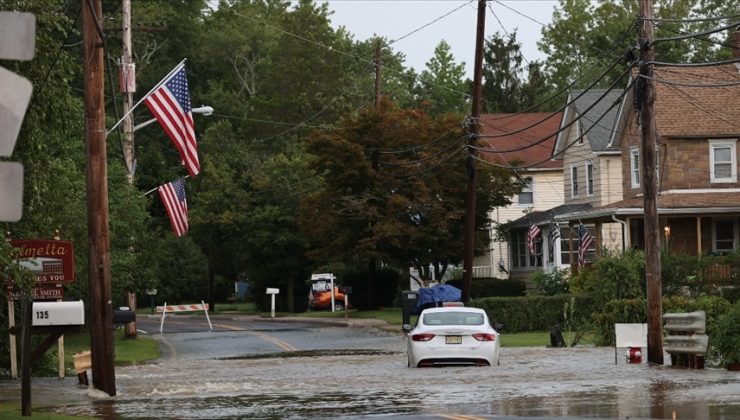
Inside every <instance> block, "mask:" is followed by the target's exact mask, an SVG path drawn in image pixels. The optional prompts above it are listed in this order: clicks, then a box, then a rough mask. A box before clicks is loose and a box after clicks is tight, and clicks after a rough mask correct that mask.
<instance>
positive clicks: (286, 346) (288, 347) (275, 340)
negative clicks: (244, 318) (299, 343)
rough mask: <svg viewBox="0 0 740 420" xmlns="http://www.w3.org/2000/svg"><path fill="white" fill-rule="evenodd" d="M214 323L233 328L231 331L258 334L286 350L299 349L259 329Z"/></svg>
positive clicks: (217, 325) (229, 328)
mask: <svg viewBox="0 0 740 420" xmlns="http://www.w3.org/2000/svg"><path fill="white" fill-rule="evenodd" d="M213 325H214V326H215V327H220V328H224V329H227V330H231V331H244V332H247V333H249V334H253V335H256V336H257V337H259V338H261V339H263V340H265V341H269V342H270V343H272V344H274V345H276V346H278V347H280V348H281V349H283V350H285V351H298V349H297V348H296V347H293V346H292V345H290V344H289V343H286V342H285V341H283V340H280V339H279V338H275V337H273V336H270V335H267V334H264V333H261V332H258V331H251V330H247V329H244V328H241V327H234V326H231V325H226V324H213Z"/></svg>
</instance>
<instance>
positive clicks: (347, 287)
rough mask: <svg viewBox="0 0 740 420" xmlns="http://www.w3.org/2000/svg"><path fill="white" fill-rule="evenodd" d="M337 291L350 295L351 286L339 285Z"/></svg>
mask: <svg viewBox="0 0 740 420" xmlns="http://www.w3.org/2000/svg"><path fill="white" fill-rule="evenodd" d="M339 291H340V292H342V293H343V294H345V295H351V294H352V287H350V286H345V287H340V288H339Z"/></svg>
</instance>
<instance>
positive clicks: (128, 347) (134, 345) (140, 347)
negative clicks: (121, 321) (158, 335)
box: [64, 329, 161, 369]
mask: <svg viewBox="0 0 740 420" xmlns="http://www.w3.org/2000/svg"><path fill="white" fill-rule="evenodd" d="M113 339H114V341H113V347H114V348H115V364H116V365H118V366H125V365H133V364H137V363H142V362H146V361H149V360H155V359H158V358H159V357H160V355H161V353H160V351H159V346H158V343H157V341H156V340H154V339H153V338H150V337H145V336H142V335H138V336H137V338H136V339H130V338H125V337H124V334H123V330H122V329H121V330H116V331H115V332H114V334H113ZM85 350H90V334H88V333H82V334H74V335H65V336H64V365H65V366H66V367H67V368H68V369H72V368H73V363H72V360H73V359H72V356H73V355H74V353H78V352H81V351H85Z"/></svg>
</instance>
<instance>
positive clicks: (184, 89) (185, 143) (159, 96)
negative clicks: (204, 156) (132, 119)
mask: <svg viewBox="0 0 740 420" xmlns="http://www.w3.org/2000/svg"><path fill="white" fill-rule="evenodd" d="M178 67H179V68H177V67H175V69H174V70H173V71H172V72H171V73H170V76H169V77H168V78H167V79H166V80H165V81H164V82H162V84H161V85H160V86H159V88H157V89H156V90H155V91H154V92H152V93H151V94H150V95H149V96H147V97H146V99H145V100H144V103H145V104H146V106H147V108H149V110H150V111H151V112H152V114H153V115H154V117H155V118H156V119H157V121H159V124H160V125H162V128H164V131H165V132H166V133H167V135H168V136H170V138H171V139H172V141H173V142H174V143H175V146H176V147H177V150H178V151H179V152H180V158H181V159H182V162H183V164H184V165H185V168H187V170H188V173H189V174H190V176H195V175H198V173H199V172H200V162H199V161H198V144H197V143H196V142H195V125H194V124H193V113H192V111H191V110H192V107H191V105H190V92H189V91H188V79H187V77H186V76H185V64H184V63H181V64H180V65H179V66H178Z"/></svg>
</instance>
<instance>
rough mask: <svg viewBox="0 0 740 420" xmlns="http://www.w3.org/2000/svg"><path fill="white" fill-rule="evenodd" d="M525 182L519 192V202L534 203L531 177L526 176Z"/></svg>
mask: <svg viewBox="0 0 740 420" xmlns="http://www.w3.org/2000/svg"><path fill="white" fill-rule="evenodd" d="M525 181H526V182H527V183H526V185H524V187H522V192H520V193H519V204H534V187H533V181H532V178H531V177H530V178H526V179H525Z"/></svg>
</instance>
